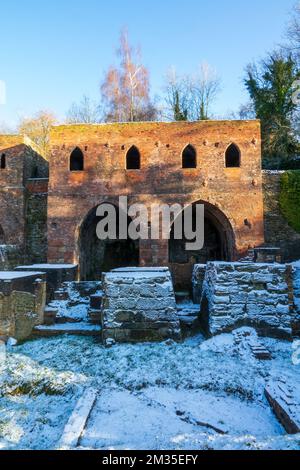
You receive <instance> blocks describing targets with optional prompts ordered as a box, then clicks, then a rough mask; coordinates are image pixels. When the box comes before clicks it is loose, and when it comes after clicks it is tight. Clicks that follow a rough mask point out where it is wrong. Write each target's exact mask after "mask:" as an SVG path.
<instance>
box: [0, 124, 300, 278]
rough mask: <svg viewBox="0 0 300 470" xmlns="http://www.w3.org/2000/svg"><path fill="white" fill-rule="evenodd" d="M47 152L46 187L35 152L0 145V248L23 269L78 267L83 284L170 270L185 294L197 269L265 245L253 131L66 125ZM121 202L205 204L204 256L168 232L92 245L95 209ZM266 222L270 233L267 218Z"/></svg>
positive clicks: (244, 127)
mask: <svg viewBox="0 0 300 470" xmlns="http://www.w3.org/2000/svg"><path fill="white" fill-rule="evenodd" d="M50 144H51V156H50V161H49V175H50V176H49V186H48V180H47V179H45V178H47V176H48V174H47V171H48V163H47V162H45V160H44V159H42V158H41V157H40V156H39V155H38V154H37V152H36V149H35V148H34V146H33V145H31V144H30V142H29V141H28V140H27V141H26V142H25V141H24V139H21V137H7V136H3V137H0V154H1V155H4V157H3V158H2V157H1V158H2V160H1V169H0V203H1V207H0V211H1V213H0V216H1V220H0V238H1V240H2V242H0V243H6V244H13V245H19V246H20V247H22V249H23V252H24V256H25V261H28V262H45V261H46V260H48V262H50V263H78V264H79V269H80V276H81V279H83V280H86V279H95V278H98V277H99V276H100V275H101V272H103V271H108V270H110V269H112V268H116V267H124V266H138V265H141V266H167V265H168V266H170V267H171V270H172V272H173V275H174V278H175V281H176V283H177V284H178V285H183V284H185V283H186V282H190V279H191V272H192V267H193V265H194V264H195V263H200V264H201V263H206V262H207V261H210V260H221V261H233V260H238V259H240V258H241V257H243V256H244V255H245V254H246V253H247V252H248V250H249V249H251V248H253V247H258V246H261V245H263V244H264V242H265V238H268V237H269V234H268V233H267V234H266V233H265V232H264V210H265V211H266V210H267V211H268V205H269V204H268V201H269V199H270V197H269V195H270V184H271V185H272V180H270V179H269V177H268V175H264V184H265V185H266V186H267V187H268V198H267V204H266V198H265V209H264V191H263V173H262V171H261V137H260V123H259V121H203V122H195V123H187V122H180V123H154V122H153V123H130V124H126V123H125V124H102V125H63V126H57V127H54V128H53V129H52V132H51V138H50ZM2 167H3V168H2ZM274 184H275V183H274ZM276 184H277V182H276ZM119 196H127V197H128V203H129V205H131V204H133V203H144V204H145V205H146V206H147V207H149V208H150V206H151V204H153V203H159V204H165V203H167V204H174V203H179V204H182V205H187V206H188V205H190V206H193V205H195V203H198V202H201V203H203V204H204V206H205V246H204V248H203V249H202V250H200V251H198V252H187V251H186V250H185V243H184V241H182V242H180V241H178V240H174V238H173V236H172V227H170V232H171V239H170V240H144V241H139V242H133V241H132V240H129V241H125V240H116V241H106V242H103V241H100V240H98V239H97V237H96V225H97V222H98V220H99V218H97V217H96V209H97V207H98V206H99V205H101V204H102V203H107V202H109V203H112V204H114V205H115V206H116V207H117V206H118V202H119ZM272 210H273V209H272ZM272 217H273V218H272ZM272 217H271V220H270V217H269V218H268V230H269V231H272V220H274V218H276V214H275V215H274V210H273V213H272ZM269 238H270V237H269ZM275 238H276V237H275ZM299 238H300V237H299ZM299 238H297V236H296V238H295V244H299ZM275 241H276V240H275ZM272 243H273V244H274V234H273V236H272ZM292 249H293V247H291V250H292ZM288 257H289V253H287V256H286V258H288Z"/></svg>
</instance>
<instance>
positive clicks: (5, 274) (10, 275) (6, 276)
mask: <svg viewBox="0 0 300 470" xmlns="http://www.w3.org/2000/svg"><path fill="white" fill-rule="evenodd" d="M43 274H44V273H41V272H31V271H24V272H21V271H19V272H17V271H0V281H11V280H14V279H20V278H22V277H32V276H40V275H43Z"/></svg>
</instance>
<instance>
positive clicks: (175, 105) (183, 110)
mask: <svg viewBox="0 0 300 470" xmlns="http://www.w3.org/2000/svg"><path fill="white" fill-rule="evenodd" d="M165 81H166V85H165V87H164V91H165V102H166V105H167V117H168V118H170V119H171V120H174V121H187V120H188V112H189V107H190V87H189V85H188V81H187V79H186V77H185V76H179V75H178V74H177V73H176V70H175V68H174V67H172V68H171V69H170V70H169V71H168V72H167V74H166V77H165Z"/></svg>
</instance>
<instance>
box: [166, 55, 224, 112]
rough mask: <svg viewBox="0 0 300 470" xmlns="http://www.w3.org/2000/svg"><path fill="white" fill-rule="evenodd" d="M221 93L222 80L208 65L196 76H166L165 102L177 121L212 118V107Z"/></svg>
mask: <svg viewBox="0 0 300 470" xmlns="http://www.w3.org/2000/svg"><path fill="white" fill-rule="evenodd" d="M219 91H220V79H219V77H218V76H217V74H216V72H215V70H214V69H212V68H211V67H210V66H209V65H208V64H201V65H200V68H199V71H198V72H197V73H196V74H194V75H181V76H178V75H177V74H176V71H175V69H174V68H173V69H171V70H170V71H169V72H168V74H167V76H166V86H165V95H166V97H165V101H166V103H167V107H168V110H169V112H170V114H171V117H172V118H173V119H174V120H175V121H182V120H183V121H187V120H188V121H200V120H205V119H209V118H210V117H211V107H212V104H213V103H214V101H215V99H216V97H217V95H218V93H219Z"/></svg>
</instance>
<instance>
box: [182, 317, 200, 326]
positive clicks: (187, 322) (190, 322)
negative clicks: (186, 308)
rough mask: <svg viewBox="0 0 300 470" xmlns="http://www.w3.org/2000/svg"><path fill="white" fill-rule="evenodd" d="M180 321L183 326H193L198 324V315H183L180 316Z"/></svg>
mask: <svg viewBox="0 0 300 470" xmlns="http://www.w3.org/2000/svg"><path fill="white" fill-rule="evenodd" d="M179 321H180V325H181V327H183V326H187V327H193V326H196V324H197V323H198V316H196V317H195V316H194V317H191V316H186V317H185V316H181V317H179Z"/></svg>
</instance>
